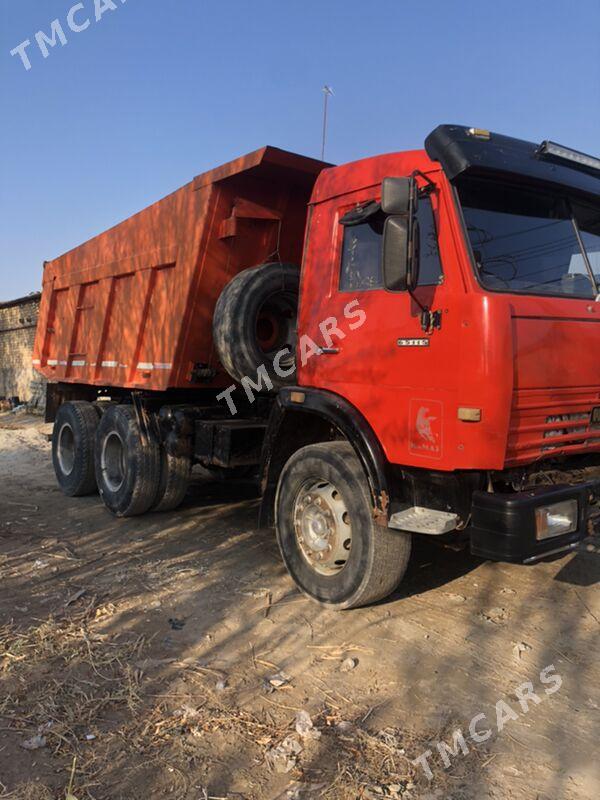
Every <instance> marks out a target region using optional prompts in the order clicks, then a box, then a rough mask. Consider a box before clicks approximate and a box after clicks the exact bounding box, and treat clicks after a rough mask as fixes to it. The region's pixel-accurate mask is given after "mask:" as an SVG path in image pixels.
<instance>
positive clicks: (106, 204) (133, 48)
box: [0, 0, 600, 301]
mask: <svg viewBox="0 0 600 800" xmlns="http://www.w3.org/2000/svg"><path fill="white" fill-rule="evenodd" d="M76 1H77V0H43V2H42V0H1V9H0V81H1V84H0V85H1V100H2V111H3V113H2V120H1V124H0V159H1V172H0V177H1V181H0V301H1V300H7V299H10V298H13V297H16V296H19V295H22V294H26V293H28V292H30V291H32V290H36V289H38V288H39V286H40V282H41V269H42V261H43V260H44V259H51V258H54V257H56V256H57V255H59V254H60V253H62V252H64V251H66V250H68V249H70V248H71V247H73V246H75V245H77V244H79V243H81V242H82V241H85V240H86V239H87V238H89V237H90V236H92V235H94V234H96V233H99V232H100V231H102V230H104V229H105V228H107V227H110V226H111V225H113V224H115V223H116V222H118V221H120V220H121V219H123V218H125V217H127V216H129V215H130V214H132V213H134V212H136V211H138V210H140V209H141V208H143V207H144V206H146V205H148V204H149V203H151V202H153V201H155V200H157V199H158V198H160V197H162V196H163V195H165V194H167V193H168V192H170V191H171V190H173V189H175V188H177V187H178V186H179V185H181V184H182V183H184V182H186V181H188V180H189V179H191V178H192V177H193V176H194V175H196V174H198V173H199V172H202V171H203V170H204V169H207V168H209V167H211V166H215V165H217V164H219V163H221V162H223V161H227V160H229V159H230V158H233V157H235V156H237V155H240V154H241V153H244V152H248V151H250V150H253V149H255V148H257V147H260V146H262V145H263V144H273V145H277V146H279V147H283V148H286V149H289V150H294V151H297V152H300V153H305V154H307V155H313V156H317V157H318V156H319V153H320V139H321V114H322V93H321V87H322V86H323V84H325V83H327V84H330V85H331V86H333V88H334V91H335V97H334V98H333V99H332V102H331V106H330V108H331V116H330V129H329V143H328V150H327V153H326V156H327V157H328V159H329V160H331V161H335V162H337V163H341V162H344V161H350V160H354V159H356V158H361V157H364V156H368V155H373V154H375V153H381V152H389V151H393V150H403V149H411V148H415V147H420V146H421V145H422V142H423V139H424V137H425V136H426V134H427V133H428V132H429V131H430V130H431V129H432V128H434V127H435V125H437V124H438V123H440V122H459V123H468V124H469V125H476V126H480V127H487V128H491V129H492V130H496V131H500V132H503V133H507V134H510V135H514V136H519V137H523V138H528V139H532V140H534V141H539V140H542V139H544V138H551V139H554V140H555V141H558V142H561V143H563V144H567V145H570V146H572V147H575V148H578V149H580V150H583V151H585V152H588V153H592V154H596V155H600V141H599V139H600V55H599V53H600V49H599V47H598V42H599V41H600V3H599V2H598V0H580V2H577V3H566V2H564V1H563V0H561V1H560V2H557V1H556V0H546V1H545V2H543V3H542V2H532V1H530V2H528V1H527V0H521V1H520V2H516V0H504V1H503V0H497V1H496V2H493V3H491V2H481V0H480V2H472V1H471V0H455V2H448V0H445V1H444V2H442V0H420V1H419V2H417V1H416V0H413V2H408V0H395V1H394V2H389V1H388V0H380V2H378V3H366V2H364V0H361V2H358V1H357V0H333V1H332V2H327V1H326V0H320V1H318V0H301V1H300V0H278V1H277V2H275V1H274V0H254V2H249V1H248V0H244V1H242V0H233V1H230V2H227V0H219V1H218V2H217V1H216V0H127V1H126V3H125V4H122V0H114V3H115V5H116V6H117V9H116V10H114V11H112V10H106V11H105V13H104V14H103V15H102V17H101V19H100V21H98V22H96V21H95V20H94V16H95V13H94V2H95V0H81V2H83V4H84V10H83V11H81V12H79V13H78V14H77V16H76V17H75V19H76V21H77V22H78V23H79V24H83V23H84V21H85V20H86V18H87V17H90V18H91V20H92V21H91V24H90V25H89V27H88V28H87V29H86V30H83V31H81V32H79V33H73V32H71V31H70V30H69V28H68V26H67V22H66V20H67V14H68V12H69V9H70V8H71V7H72V6H73V5H74V4H75V3H76ZM97 2H99V3H100V6H103V5H105V4H106V5H108V3H105V0H97ZM55 18H58V19H60V20H61V23H62V25H63V27H64V29H65V34H66V36H67V44H66V45H65V46H64V47H62V46H61V45H60V44H58V45H57V46H56V47H55V48H53V49H50V50H49V56H48V58H47V59H43V58H42V55H41V53H40V50H39V48H38V46H37V44H36V42H35V34H36V32H37V31H39V30H42V31H45V32H46V33H50V25H51V23H52V20H54V19H55ZM25 39H30V40H31V41H32V45H31V46H30V47H29V48H28V50H27V53H28V55H29V57H30V60H31V64H32V68H31V69H30V70H29V71H26V70H25V69H24V67H23V65H22V63H21V59H20V57H19V56H18V55H17V56H11V55H10V50H12V49H13V48H15V47H17V46H18V45H19V44H20V43H21V42H23V41H24V40H25Z"/></svg>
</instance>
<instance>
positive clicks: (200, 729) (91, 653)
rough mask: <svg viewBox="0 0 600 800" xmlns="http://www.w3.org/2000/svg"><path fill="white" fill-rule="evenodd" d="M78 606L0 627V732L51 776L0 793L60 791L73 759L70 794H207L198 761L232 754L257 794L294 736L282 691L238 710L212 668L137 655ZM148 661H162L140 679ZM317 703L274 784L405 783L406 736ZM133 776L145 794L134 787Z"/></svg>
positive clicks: (325, 787)
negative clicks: (310, 726) (33, 752)
mask: <svg viewBox="0 0 600 800" xmlns="http://www.w3.org/2000/svg"><path fill="white" fill-rule="evenodd" d="M79 606H82V601H81V600H79V601H78V602H77V603H74V604H73V606H71V607H70V608H68V609H66V610H65V614H64V616H62V617H60V618H49V619H47V620H44V621H42V622H40V623H39V624H38V625H34V626H32V627H31V628H28V629H26V630H16V629H15V628H14V627H12V626H6V627H4V628H1V629H0V697H1V698H2V700H0V727H1V728H2V729H3V730H4V731H7V730H8V731H12V732H14V742H16V745H17V750H16V752H19V753H20V755H21V756H22V755H23V751H21V750H19V749H18V748H20V746H21V745H22V743H23V742H24V741H26V740H28V739H29V738H31V737H32V736H35V735H36V734H39V735H43V736H44V737H45V738H46V740H47V743H46V747H45V748H43V752H42V751H38V752H39V753H40V754H41V755H43V757H44V758H45V759H46V761H49V762H50V765H51V766H50V768H49V770H48V772H49V773H50V774H53V779H52V780H49V779H48V777H47V775H48V773H46V774H43V773H42V774H41V775H38V774H36V775H32V774H27V775H24V776H23V777H24V778H26V779H27V780H28V782H25V783H23V784H21V785H20V786H18V787H17V788H14V789H13V790H12V791H11V792H10V793H8V792H6V791H5V792H4V793H2V792H3V787H2V786H1V785H0V798H1V800H8V799H9V798H10V800H47V799H48V798H64V797H65V794H66V789H67V785H68V777H69V772H70V767H71V764H72V763H73V761H74V759H75V760H76V765H77V768H76V774H75V782H74V794H75V796H76V797H77V798H78V799H79V800H83V798H89V800H98V798H105V797H118V798H121V797H127V798H129V797H131V798H133V797H136V798H137V797H140V796H142V797H147V798H148V800H149V799H150V798H154V797H162V796H169V797H172V798H175V799H176V800H184V799H186V800H187V798H192V797H194V798H197V797H203V796H204V795H206V796H207V797H208V796H209V794H208V790H207V789H203V790H202V791H203V792H204V794H202V792H200V794H198V791H197V788H198V785H199V783H198V781H199V780H200V781H201V780H202V777H203V776H204V775H206V774H207V772H206V769H207V767H206V765H207V764H208V765H210V764H214V763H216V762H217V763H228V759H233V758H236V759H237V764H238V767H239V769H240V770H241V769H243V770H244V772H245V773H247V774H250V775H251V780H250V784H251V786H250V787H249V789H248V793H247V794H246V793H244V795H243V797H244V798H259V797H263V796H264V795H263V794H262V793H261V786H264V784H266V783H268V782H269V780H271V779H272V778H273V774H272V771H271V770H272V767H271V766H270V765H269V760H268V758H267V755H268V753H269V751H270V750H271V749H272V748H274V747H276V746H277V745H279V744H280V743H281V742H282V741H283V740H284V739H285V738H286V736H289V735H290V734H291V735H292V736H295V735H296V734H295V732H294V725H295V712H294V706H290V705H288V703H289V698H288V695H285V694H282V697H283V702H280V701H279V698H278V697H277V695H274V696H271V697H267V696H265V695H264V694H262V693H259V694H258V695H257V696H256V698H254V700H253V701H252V702H251V703H250V704H246V707H244V708H241V707H239V706H238V705H236V704H235V701H234V700H233V698H232V696H231V695H230V694H228V693H227V692H224V693H223V692H219V691H217V690H216V687H215V683H216V677H217V676H218V673H217V672H216V671H215V670H212V669H210V668H207V667H203V666H201V665H199V664H197V663H194V662H190V663H185V662H176V661H174V660H172V659H170V660H169V659H168V660H166V661H165V662H161V661H159V662H157V661H156V660H153V659H149V660H147V661H144V660H142V659H143V656H144V654H145V650H146V648H147V645H148V643H147V642H146V641H145V640H144V638H143V637H141V636H136V635H134V634H131V633H129V634H125V635H108V634H106V633H103V632H101V628H102V627H103V625H102V623H103V622H104V621H105V618H106V617H107V615H108V616H109V615H111V614H112V613H113V611H114V609H113V608H111V607H110V606H105V607H102V608H99V609H98V608H96V607H95V605H94V601H92V602H91V603H89V604H88V605H87V606H86V607H83V608H80V607H79ZM348 649H349V648H348V646H345V647H344V648H343V650H344V652H346V651H347V650H348ZM350 649H352V648H350ZM320 655H321V656H329V655H330V653H329V652H328V651H327V650H325V651H324V652H323V653H322V654H320ZM336 656H337V654H336ZM152 664H154V666H156V664H158V665H164V667H165V668H164V669H159V670H158V672H159V674H158V675H156V674H154V675H152V674H151V673H152V672H153V671H152V668H151V665H152ZM147 665H150V667H148V669H147ZM271 666H272V665H271ZM255 669H256V670H259V669H260V668H259V666H257V662H256V663H255ZM182 676H183V677H182ZM182 680H183V681H184V683H183V684H181V683H178V684H177V686H175V688H173V685H174V683H176V682H178V681H179V682H181V681H182ZM186 695H187V698H186ZM190 698H192V699H191V700H190ZM334 700H335V702H334ZM322 703H323V704H322V705H321V706H320V707H319V708H317V709H316V710H313V715H312V716H313V721H314V723H315V726H316V727H317V728H318V729H319V730H320V731H321V734H322V735H321V737H320V738H319V739H317V740H310V741H303V742H302V746H303V750H302V752H301V753H300V754H299V755H298V758H297V764H296V766H295V767H294V769H293V770H291V771H290V773H289V774H287V775H286V776H285V780H286V781H287V780H288V779H289V781H297V782H298V785H299V786H300V787H302V786H305V787H316V788H315V791H312V789H311V792H312V793H310V795H309V796H311V797H314V796H319V797H323V798H325V799H326V800H357V799H358V798H364V800H369V798H384V797H402V796H403V794H404V793H405V791H406V790H407V788H408V790H410V789H412V787H413V781H414V780H415V768H414V767H413V766H412V765H411V764H410V761H409V759H408V756H407V755H406V754H407V753H409V752H413V753H414V752H415V749H416V750H417V751H420V750H421V749H422V748H421V747H418V746H416V747H415V743H414V742H412V741H410V739H409V735H408V733H407V732H403V731H400V730H398V729H391V728H388V729H385V730H384V731H379V732H375V733H374V732H370V731H369V730H368V723H367V722H366V719H367V718H368V717H369V713H370V712H369V710H368V709H359V708H357V707H356V705H355V704H353V703H350V701H348V702H346V698H344V697H343V696H342V695H341V694H340V693H339V692H338V693H335V696H334V694H333V690H331V691H323V692H322ZM342 721H343V722H344V723H345V726H342V727H340V725H339V723H340V722H342ZM348 723H350V724H348ZM89 737H93V739H90V738H89ZM231 742H234V746H233V747H231ZM228 748H229V751H228ZM26 763H30V762H26ZM198 765H200V767H201V768H199V771H198V772H197V774H196V775H194V774H193V773H194V766H198ZM149 769H150V770H153V772H152V773H151V774H150V776H149V772H148V771H149ZM57 773H58V774H59V776H60V777H59V778H57V777H56V774H57ZM32 777H38V781H36V782H31V778H32ZM144 781H146V783H147V785H148V787H149V788H148V790H147V791H146V794H136V793H135V792H136V791H137V790H138V788H139V786H138V784H139V785H141V783H143V782H144ZM161 781H162V783H161ZM44 784H50V785H51V786H52V787H53V788H52V789H50V788H48V787H47V786H46V785H44ZM116 787H118V791H116V792H115V791H114V790H115V788H116ZM128 787H134V788H132V789H130V788H128ZM130 792H131V793H130ZM286 796H287V795H285V794H284V795H282V797H286ZM291 796H294V795H293V794H292V795H291ZM296 796H297V797H302V796H305V795H302V794H301V793H299V794H297V795H296ZM413 797H414V795H413Z"/></svg>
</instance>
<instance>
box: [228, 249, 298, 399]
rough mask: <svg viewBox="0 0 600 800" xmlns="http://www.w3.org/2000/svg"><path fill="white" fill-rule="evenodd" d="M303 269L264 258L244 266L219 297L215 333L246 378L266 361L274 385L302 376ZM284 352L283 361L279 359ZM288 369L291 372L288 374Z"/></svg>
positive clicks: (233, 369) (232, 370)
mask: <svg viewBox="0 0 600 800" xmlns="http://www.w3.org/2000/svg"><path fill="white" fill-rule="evenodd" d="M299 286H300V273H299V270H298V267H296V266H295V265H294V264H281V263H274V264H261V265H260V266H258V267H252V268H250V269H246V270H244V271H243V272H240V273H239V275H236V276H235V278H234V279H233V280H232V281H231V282H230V283H228V284H227V286H226V287H225V288H224V289H223V291H222V292H221V296H220V297H219V299H218V301H217V305H216V307H215V312H214V317H213V339H214V343H215V347H216V349H217V353H218V355H219V358H220V360H221V363H222V364H223V366H224V367H225V369H226V370H227V372H228V373H229V374H230V375H231V377H232V378H233V379H234V380H236V381H238V382H240V381H241V380H242V378H244V377H246V376H248V377H249V378H251V379H252V380H254V381H256V372H257V370H258V368H259V367H260V366H261V365H262V364H264V365H265V367H266V369H267V373H268V375H269V377H270V379H271V381H272V384H273V389H279V388H281V387H282V386H287V385H291V384H294V383H295V382H296V324H297V323H296V317H297V313H298V295H299ZM281 351H285V353H284V355H283V357H279V358H278V361H277V367H278V369H276V365H275V364H274V359H275V358H276V356H277V355H278V353H281ZM284 373H285V374H284Z"/></svg>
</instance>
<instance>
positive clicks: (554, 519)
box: [535, 500, 579, 541]
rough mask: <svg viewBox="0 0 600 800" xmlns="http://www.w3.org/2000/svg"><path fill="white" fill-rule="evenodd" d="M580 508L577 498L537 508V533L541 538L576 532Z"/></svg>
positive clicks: (538, 537)
mask: <svg viewBox="0 0 600 800" xmlns="http://www.w3.org/2000/svg"><path fill="white" fill-rule="evenodd" d="M578 518H579V508H578V504H577V500H563V501H562V503H553V504H552V505H550V506H540V508H536V510H535V535H536V538H537V539H538V541H539V540H542V539H550V538H551V537H553V536H561V535H562V534H564V533H574V532H575V531H576V530H577V522H578Z"/></svg>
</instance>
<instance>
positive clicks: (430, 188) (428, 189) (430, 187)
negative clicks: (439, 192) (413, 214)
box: [410, 169, 437, 195]
mask: <svg viewBox="0 0 600 800" xmlns="http://www.w3.org/2000/svg"><path fill="white" fill-rule="evenodd" d="M417 175H418V176H419V177H420V178H423V180H424V181H425V183H426V186H423V187H422V188H420V189H419V193H421V192H422V193H423V194H425V195H428V194H431V193H432V192H434V191H435V190H436V188H437V187H436V185H435V183H434V182H433V181H432V180H431V178H430V177H429V175H425V173H424V172H421V170H420V169H416V170H415V171H414V172H413V173H412V174H411V176H410V177H411V178H416V177H417Z"/></svg>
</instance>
